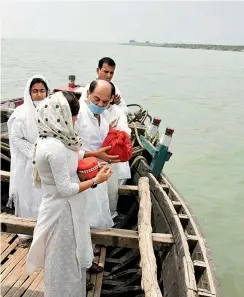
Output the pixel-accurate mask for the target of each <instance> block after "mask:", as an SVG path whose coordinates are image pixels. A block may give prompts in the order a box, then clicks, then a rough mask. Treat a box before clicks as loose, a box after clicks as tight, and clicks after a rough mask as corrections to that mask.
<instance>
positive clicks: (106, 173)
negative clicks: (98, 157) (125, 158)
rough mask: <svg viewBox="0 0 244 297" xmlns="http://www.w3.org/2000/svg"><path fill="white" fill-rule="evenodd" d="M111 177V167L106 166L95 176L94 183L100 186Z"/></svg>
mask: <svg viewBox="0 0 244 297" xmlns="http://www.w3.org/2000/svg"><path fill="white" fill-rule="evenodd" d="M111 175H112V170H111V167H110V166H108V165H106V166H104V167H103V168H102V169H101V170H100V171H99V172H98V174H97V175H96V181H97V183H98V184H101V183H103V182H105V181H107V180H108V179H109V178H110V176H111Z"/></svg>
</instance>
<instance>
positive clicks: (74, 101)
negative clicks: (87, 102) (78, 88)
mask: <svg viewBox="0 0 244 297" xmlns="http://www.w3.org/2000/svg"><path fill="white" fill-rule="evenodd" d="M62 94H63V95H64V97H65V98H66V99H67V101H68V103H69V107H70V110H71V114H72V117H73V116H77V115H78V113H79V110H80V102H79V99H78V98H77V97H76V96H75V94H74V93H72V92H68V91H62Z"/></svg>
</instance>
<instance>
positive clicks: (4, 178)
mask: <svg viewBox="0 0 244 297" xmlns="http://www.w3.org/2000/svg"><path fill="white" fill-rule="evenodd" d="M9 179H10V172H8V171H4V170H1V181H3V182H9Z"/></svg>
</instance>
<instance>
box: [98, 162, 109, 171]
mask: <svg viewBox="0 0 244 297" xmlns="http://www.w3.org/2000/svg"><path fill="white" fill-rule="evenodd" d="M107 164H108V163H107V162H100V163H98V169H99V170H100V169H102V168H103V167H104V166H106V165H107Z"/></svg>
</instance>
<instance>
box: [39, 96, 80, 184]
mask: <svg viewBox="0 0 244 297" xmlns="http://www.w3.org/2000/svg"><path fill="white" fill-rule="evenodd" d="M73 96H74V95H73ZM37 126H38V132H39V137H40V138H46V137H54V138H57V139H59V140H60V141H61V142H62V143H63V144H64V145H65V147H67V148H68V149H71V150H73V151H76V152H78V151H79V150H80V147H81V138H80V137H79V136H78V135H77V133H76V132H75V130H74V126H73V122H72V114H71V110H70V106H69V103H68V101H67V99H66V98H65V96H64V95H63V93H62V92H57V93H54V94H52V95H50V96H49V97H48V98H46V99H45V100H43V102H42V103H41V104H40V105H39V106H38V107H37ZM35 147H36V144H35ZM35 156H36V150H34V156H33V165H34V166H33V183H34V186H40V177H39V174H38V171H37V168H36V166H35Z"/></svg>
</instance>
